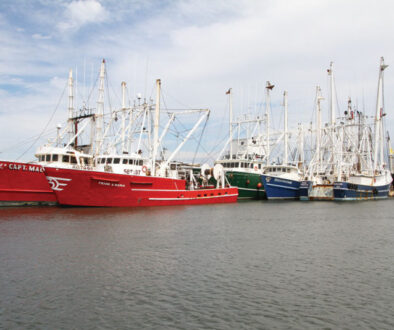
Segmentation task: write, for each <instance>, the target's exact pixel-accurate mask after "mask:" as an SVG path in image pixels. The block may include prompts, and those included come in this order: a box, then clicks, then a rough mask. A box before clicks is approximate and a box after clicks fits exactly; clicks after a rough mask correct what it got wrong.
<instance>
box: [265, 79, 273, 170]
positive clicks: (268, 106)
mask: <svg viewBox="0 0 394 330" xmlns="http://www.w3.org/2000/svg"><path fill="white" fill-rule="evenodd" d="M274 86H275V85H271V83H270V82H269V81H267V84H266V87H265V90H266V101H265V102H266V104H265V120H266V140H267V157H266V159H267V161H266V163H267V165H269V157H270V152H271V151H270V110H271V100H270V90H272V89H273V88H274Z"/></svg>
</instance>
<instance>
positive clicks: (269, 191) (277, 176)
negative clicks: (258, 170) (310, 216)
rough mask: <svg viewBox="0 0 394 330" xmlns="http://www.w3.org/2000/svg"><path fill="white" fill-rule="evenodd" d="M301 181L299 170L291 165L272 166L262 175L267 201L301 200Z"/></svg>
mask: <svg viewBox="0 0 394 330" xmlns="http://www.w3.org/2000/svg"><path fill="white" fill-rule="evenodd" d="M301 180H302V175H301V173H300V172H299V170H298V168H297V167H296V166H291V165H271V166H268V167H266V168H265V169H264V174H262V175H261V181H262V183H263V185H264V189H265V193H266V196H267V199H299V197H300V183H301Z"/></svg>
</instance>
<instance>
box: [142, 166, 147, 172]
mask: <svg viewBox="0 0 394 330" xmlns="http://www.w3.org/2000/svg"><path fill="white" fill-rule="evenodd" d="M147 169H148V168H147V167H146V166H145V165H144V166H142V169H141V171H142V172H144V173H145V172H146V170H147Z"/></svg>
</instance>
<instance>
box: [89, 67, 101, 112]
mask: <svg viewBox="0 0 394 330" xmlns="http://www.w3.org/2000/svg"><path fill="white" fill-rule="evenodd" d="M99 77H100V73H97V75H96V79H95V81H94V85H93V86H92V89H91V90H90V93H89V95H88V99H87V100H86V102H87V104H89V102H90V97H91V96H92V94H93V91H94V90H95V89H96V85H97V81H98V79H99Z"/></svg>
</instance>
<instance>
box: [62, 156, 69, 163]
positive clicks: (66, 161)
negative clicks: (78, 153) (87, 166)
mask: <svg viewBox="0 0 394 330" xmlns="http://www.w3.org/2000/svg"><path fill="white" fill-rule="evenodd" d="M68 162H70V156H66V155H64V156H63V163H68Z"/></svg>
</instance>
